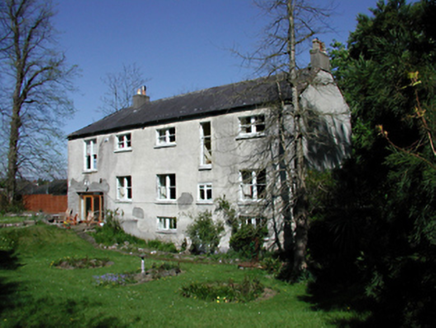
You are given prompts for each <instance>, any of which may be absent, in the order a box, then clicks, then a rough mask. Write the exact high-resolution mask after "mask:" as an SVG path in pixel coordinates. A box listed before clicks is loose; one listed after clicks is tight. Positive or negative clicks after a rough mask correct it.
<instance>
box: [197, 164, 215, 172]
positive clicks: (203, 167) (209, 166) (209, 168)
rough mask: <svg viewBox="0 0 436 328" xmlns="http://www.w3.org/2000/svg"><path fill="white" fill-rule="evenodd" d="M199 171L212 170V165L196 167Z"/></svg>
mask: <svg viewBox="0 0 436 328" xmlns="http://www.w3.org/2000/svg"><path fill="white" fill-rule="evenodd" d="M198 169H199V170H200V171H207V170H212V164H204V165H200V166H199V167H198Z"/></svg>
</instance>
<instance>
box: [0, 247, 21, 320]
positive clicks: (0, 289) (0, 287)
mask: <svg viewBox="0 0 436 328" xmlns="http://www.w3.org/2000/svg"><path fill="white" fill-rule="evenodd" d="M19 266H20V263H19V262H18V258H17V256H16V255H15V252H14V250H8V251H4V250H0V270H16V269H17V268H18V267H19ZM17 289H18V284H17V283H15V282H11V281H8V280H7V279H5V278H3V277H0V315H1V314H2V313H3V312H4V311H6V310H8V309H10V308H11V307H13V299H14V298H15V294H16V293H17Z"/></svg>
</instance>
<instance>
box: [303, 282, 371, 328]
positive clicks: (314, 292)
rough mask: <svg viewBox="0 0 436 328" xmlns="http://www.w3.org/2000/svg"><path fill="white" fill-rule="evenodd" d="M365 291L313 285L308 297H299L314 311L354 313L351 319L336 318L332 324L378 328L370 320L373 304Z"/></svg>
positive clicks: (354, 327)
mask: <svg viewBox="0 0 436 328" xmlns="http://www.w3.org/2000/svg"><path fill="white" fill-rule="evenodd" d="M363 295H364V291H363V289H362V287H361V286H358V285H355V286H349V285H336V286H334V285H333V284H330V285H327V286H326V285H323V286H321V285H319V284H316V283H311V284H309V285H308V288H307V295H304V296H299V297H298V298H299V299H300V300H301V301H304V302H306V303H309V304H311V308H312V309H313V310H316V311H318V310H322V311H325V312H332V311H352V312H353V314H354V315H353V316H352V317H349V318H335V319H332V320H331V322H330V323H331V324H334V325H335V326H336V327H340V328H345V327H351V328H369V327H377V326H375V325H374V322H372V320H371V319H370V315H369V314H370V309H371V304H370V303H369V302H368V301H367V300H366V299H365V298H364V297H363Z"/></svg>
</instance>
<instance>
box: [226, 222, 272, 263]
mask: <svg viewBox="0 0 436 328" xmlns="http://www.w3.org/2000/svg"><path fill="white" fill-rule="evenodd" d="M267 233H268V230H267V228H266V227H265V226H264V225H262V226H254V225H252V224H247V223H245V222H241V223H240V226H239V228H236V229H235V231H234V232H233V233H232V236H231V237H230V248H232V249H233V250H234V251H236V252H238V253H240V254H241V256H243V257H247V258H250V259H252V258H255V257H257V256H258V255H259V251H260V248H261V247H262V244H263V238H265V236H266V235H267Z"/></svg>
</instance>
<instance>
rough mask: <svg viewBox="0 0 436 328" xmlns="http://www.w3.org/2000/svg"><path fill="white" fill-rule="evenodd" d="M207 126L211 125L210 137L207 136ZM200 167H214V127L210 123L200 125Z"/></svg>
mask: <svg viewBox="0 0 436 328" xmlns="http://www.w3.org/2000/svg"><path fill="white" fill-rule="evenodd" d="M206 125H209V133H210V134H209V135H207V134H205V130H206V129H205V126H206ZM200 167H201V168H211V167H212V125H211V123H210V122H202V123H200Z"/></svg>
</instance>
